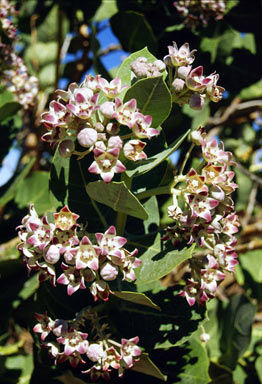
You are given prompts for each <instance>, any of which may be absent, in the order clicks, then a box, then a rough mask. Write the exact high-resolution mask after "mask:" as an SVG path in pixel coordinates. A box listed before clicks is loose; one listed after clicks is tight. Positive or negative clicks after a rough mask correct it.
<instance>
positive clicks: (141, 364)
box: [132, 353, 166, 381]
mask: <svg viewBox="0 0 262 384" xmlns="http://www.w3.org/2000/svg"><path fill="white" fill-rule="evenodd" d="M132 370H133V371H136V372H141V373H144V374H145V375H149V376H153V377H156V378H157V379H160V380H163V381H166V376H165V375H163V373H162V372H161V371H160V369H159V368H157V366H156V365H155V364H154V363H153V361H152V360H151V359H150V358H149V356H148V354H147V353H142V355H141V357H140V360H139V361H138V362H137V363H135V364H134V366H133V368H132Z"/></svg>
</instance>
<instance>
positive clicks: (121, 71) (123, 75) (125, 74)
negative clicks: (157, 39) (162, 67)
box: [116, 47, 156, 85]
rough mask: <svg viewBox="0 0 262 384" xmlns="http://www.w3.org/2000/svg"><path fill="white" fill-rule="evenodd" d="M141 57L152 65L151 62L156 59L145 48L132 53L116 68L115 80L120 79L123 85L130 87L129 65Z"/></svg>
mask: <svg viewBox="0 0 262 384" xmlns="http://www.w3.org/2000/svg"><path fill="white" fill-rule="evenodd" d="M141 56H143V57H145V58H146V59H147V60H148V62H149V63H152V62H153V61H155V60H156V57H155V56H154V55H152V54H151V53H150V52H149V51H148V49H147V47H145V48H143V49H141V50H140V51H137V52H134V53H132V54H131V55H129V56H128V57H127V59H125V60H124V61H123V63H122V64H121V65H120V67H119V68H118V71H117V73H116V78H119V79H121V80H122V83H123V84H125V85H130V84H131V69H130V64H131V63H132V62H133V61H135V60H136V59H137V58H138V57H141Z"/></svg>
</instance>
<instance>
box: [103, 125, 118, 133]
mask: <svg viewBox="0 0 262 384" xmlns="http://www.w3.org/2000/svg"><path fill="white" fill-rule="evenodd" d="M106 131H107V133H109V134H110V135H117V134H118V132H119V131H120V127H119V124H117V123H109V124H107V126H106Z"/></svg>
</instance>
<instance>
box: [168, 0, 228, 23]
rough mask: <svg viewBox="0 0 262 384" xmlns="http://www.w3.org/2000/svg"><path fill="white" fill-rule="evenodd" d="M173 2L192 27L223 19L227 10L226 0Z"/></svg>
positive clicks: (182, 0)
mask: <svg viewBox="0 0 262 384" xmlns="http://www.w3.org/2000/svg"><path fill="white" fill-rule="evenodd" d="M173 4H174V6H175V8H176V9H177V11H178V12H179V14H180V16H181V17H182V18H183V19H184V24H185V26H187V27H188V28H190V29H195V28H198V27H199V26H201V25H207V24H208V22H209V21H210V20H220V19H223V16H224V13H225V10H226V4H225V1H224V0H197V1H196V0H178V1H175V2H174V3H173Z"/></svg>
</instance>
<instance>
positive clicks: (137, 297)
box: [114, 291, 161, 311]
mask: <svg viewBox="0 0 262 384" xmlns="http://www.w3.org/2000/svg"><path fill="white" fill-rule="evenodd" d="M114 295H115V296H116V297H118V298H119V299H122V300H126V301H131V302H132V303H135V304H140V305H145V306H147V307H151V308H154V309H157V310H158V311H161V308H160V307H159V306H158V305H156V304H155V303H153V301H152V300H151V299H150V298H149V297H147V295H145V294H144V293H139V292H131V291H121V292H120V291H115V292H114Z"/></svg>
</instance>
